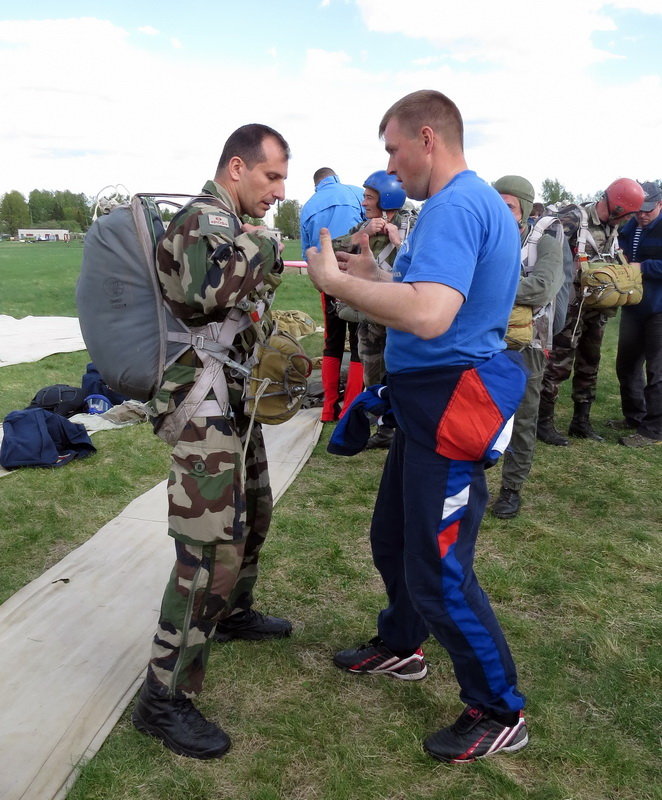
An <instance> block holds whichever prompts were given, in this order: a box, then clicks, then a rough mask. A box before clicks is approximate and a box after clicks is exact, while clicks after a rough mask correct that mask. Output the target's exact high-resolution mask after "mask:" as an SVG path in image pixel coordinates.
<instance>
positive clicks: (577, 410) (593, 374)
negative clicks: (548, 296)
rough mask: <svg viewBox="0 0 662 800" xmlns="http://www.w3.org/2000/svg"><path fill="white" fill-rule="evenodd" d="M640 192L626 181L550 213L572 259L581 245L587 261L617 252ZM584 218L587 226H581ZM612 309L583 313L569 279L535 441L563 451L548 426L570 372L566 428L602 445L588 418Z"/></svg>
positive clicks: (560, 441)
mask: <svg viewBox="0 0 662 800" xmlns="http://www.w3.org/2000/svg"><path fill="white" fill-rule="evenodd" d="M643 196H644V193H643V189H642V188H641V186H640V185H639V184H638V183H637V182H636V181H633V180H630V179H629V178H619V179H618V180H615V181H613V182H612V183H610V184H609V186H608V187H607V189H606V190H605V192H604V194H603V195H602V197H601V198H600V200H598V201H597V202H593V203H582V206H581V207H580V206H577V205H574V204H571V205H567V206H565V207H563V208H561V209H560V210H559V211H557V212H556V216H558V218H559V219H560V220H561V223H562V224H563V229H564V231H565V235H566V237H567V239H568V242H569V244H570V247H571V249H572V252H573V254H575V255H576V254H577V251H578V248H580V246H583V247H584V248H585V252H586V255H587V256H588V258H589V260H590V259H592V258H594V257H596V256H597V257H600V256H602V255H607V256H613V255H614V253H615V251H616V249H617V247H618V238H617V235H618V226H619V225H620V224H622V223H623V222H624V221H625V220H626V219H628V217H630V215H631V214H632V213H633V212H635V211H637V210H638V209H639V207H640V206H641V203H642V201H643ZM584 213H585V214H586V215H587V223H588V225H587V227H586V228H584V227H583V225H582V220H583V214H584ZM615 313H616V309H610V308H608V309H604V308H602V309H601V308H588V307H585V306H584V304H583V303H582V296H581V289H580V287H579V274H577V276H576V278H575V292H574V297H571V299H570V303H569V304H568V313H567V316H566V321H565V325H564V327H563V330H562V331H560V332H559V333H558V334H556V336H555V337H554V345H553V349H552V351H551V353H550V357H549V362H548V364H547V367H546V369H545V373H544V375H543V382H542V390H541V393H540V406H539V412H538V431H537V433H538V439H540V440H541V441H543V442H545V443H546V444H552V445H557V446H561V447H563V446H566V445H567V444H568V440H567V439H566V438H565V437H564V436H562V435H561V434H560V433H559V431H557V430H556V428H555V427H554V405H555V403H556V398H557V396H558V393H559V385H560V384H561V383H562V382H563V381H565V380H567V379H568V378H569V377H570V374H571V372H573V367H574V373H573V378H572V399H573V401H574V415H573V417H572V421H571V423H570V427H569V428H568V433H569V434H570V436H575V437H577V438H580V439H593V440H595V441H598V442H602V441H604V439H603V438H602V436H600V435H599V434H597V433H596V432H595V431H594V430H593V428H592V426H591V423H590V420H589V414H590V410H591V405H592V404H593V401H594V400H595V391H596V385H597V380H598V367H599V366H600V347H601V345H602V339H603V337H604V332H605V326H606V324H607V321H608V320H609V318H610V317H613V316H614V315H615Z"/></svg>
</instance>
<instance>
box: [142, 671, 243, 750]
mask: <svg viewBox="0 0 662 800" xmlns="http://www.w3.org/2000/svg"><path fill="white" fill-rule="evenodd" d="M131 721H132V722H133V724H134V725H135V727H136V728H137V729H138V730H139V731H141V732H142V733H147V734H149V735H150V736H154V737H156V738H157V739H160V740H161V741H162V742H163V744H164V745H165V746H166V747H167V748H168V749H169V750H172V752H173V753H177V755H180V756H189V758H204V759H207V758H221V756H223V755H225V753H227V751H228V750H229V749H230V737H229V736H228V735H227V734H226V733H225V732H224V731H222V730H221V729H220V728H219V727H218V726H217V725H214V723H213V722H209V720H207V719H205V717H204V716H203V715H202V714H201V713H200V712H199V711H198V709H197V708H196V707H195V706H194V705H193V703H192V702H191V701H190V700H187V699H186V698H175V699H173V698H170V697H162V696H160V695H159V694H158V693H157V692H155V691H154V690H153V689H150V688H149V687H148V684H147V681H145V683H144V684H143V687H142V689H141V690H140V695H139V696H138V702H137V703H136V706H135V708H134V709H133V714H132V715H131Z"/></svg>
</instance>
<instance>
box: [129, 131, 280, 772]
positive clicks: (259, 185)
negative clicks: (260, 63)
mask: <svg viewBox="0 0 662 800" xmlns="http://www.w3.org/2000/svg"><path fill="white" fill-rule="evenodd" d="M289 155H290V153H289V147H288V145H287V142H286V141H285V140H284V139H283V137H282V136H281V135H280V134H279V133H277V132H276V131H275V130H273V129H272V128H269V127H267V126H265V125H256V124H253V125H245V126H243V127H241V128H239V129H238V130H236V131H235V132H234V133H233V134H232V135H231V136H230V138H229V139H228V140H227V142H226V144H225V147H224V149H223V153H222V155H221V158H220V161H219V164H218V168H217V171H216V175H215V177H214V180H212V181H208V182H207V183H206V184H205V186H204V188H203V190H202V196H201V197H198V198H196V199H194V200H193V201H192V202H190V203H189V204H188V205H186V206H184V207H183V208H182V209H181V210H180V211H179V212H178V213H177V214H176V216H175V217H174V219H173V220H172V221H171V223H170V226H169V227H168V230H167V231H166V234H165V236H164V238H163V239H162V240H161V242H160V244H159V246H158V250H157V270H158V275H159V280H160V283H161V288H162V291H163V294H164V296H165V298H166V301H167V302H168V304H169V306H170V308H171V309H172V311H173V313H174V314H175V315H176V316H177V317H178V318H179V319H182V320H184V322H186V323H187V325H188V326H189V327H191V328H192V329H193V330H194V331H198V332H199V331H201V330H203V329H204V330H205V331H207V330H208V329H214V330H220V336H221V337H222V335H223V326H224V324H225V323H226V322H227V321H228V320H230V319H235V318H236V317H237V316H239V317H240V318H241V319H242V320H243V321H244V322H245V324H242V326H241V327H240V328H239V333H237V334H236V335H235V334H234V331H235V330H236V328H230V330H232V331H233V340H232V341H231V342H230V344H231V345H232V352H233V358H234V360H235V361H243V360H246V359H247V358H248V357H250V355H251V353H252V351H253V348H254V346H255V344H256V342H258V341H262V340H264V338H265V336H267V335H268V334H269V332H270V330H271V327H272V322H271V316H270V312H269V310H268V309H269V306H270V304H271V301H272V299H273V293H274V289H275V287H276V286H277V285H278V284H279V283H280V280H281V279H280V277H279V273H280V272H281V271H282V268H283V266H282V261H281V258H280V249H279V245H278V242H277V241H276V240H275V239H274V238H272V237H271V236H270V235H269V233H268V232H267V231H266V229H264V228H258V227H255V226H254V225H248V224H242V222H241V220H240V216H241V215H243V214H248V215H249V216H251V217H257V218H261V217H264V215H265V213H266V211H267V210H268V209H269V207H270V206H271V205H272V204H273V203H274V202H275V201H276V200H283V199H284V197H285V194H284V181H285V178H286V177H287V167H288V159H289ZM240 312H241V313H240ZM205 326H206V327H205ZM214 341H219V340H214ZM201 359H204V352H203V353H201V354H199V353H198V351H195V352H194V350H193V349H191V348H189V349H188V350H186V351H185V352H184V353H183V355H181V356H180V357H179V358H178V359H177V361H175V363H173V364H172V365H171V366H169V367H168V368H167V369H166V371H165V373H164V377H163V381H162V384H161V387H160V390H159V392H158V393H157V395H156V397H155V398H154V400H153V401H152V404H153V406H154V410H155V412H156V413H157V414H158V415H159V416H158V418H157V423H156V427H157V428H158V429H159V431H158V432H159V433H160V435H162V436H163V429H164V428H167V427H168V425H169V421H170V420H172V418H173V416H174V412H176V411H178V409H180V408H181V407H182V404H183V403H182V401H183V400H184V398H186V397H187V395H188V394H189V392H190V391H191V387H192V386H193V387H195V386H197V385H199V383H200V378H201V376H202V375H203V374H206V373H205V365H204V363H203V361H201ZM212 368H213V365H212ZM216 372H218V367H216ZM222 372H223V373H224V378H225V380H224V384H226V389H227V403H224V404H222V403H221V401H220V400H219V399H218V394H216V393H215V392H212V391H211V390H210V391H209V392H208V394H207V392H206V390H205V394H206V396H205V397H203V398H202V404H201V405H199V406H198V407H197V409H196V410H195V413H194V416H193V417H192V418H190V419H189V420H188V422H186V424H185V425H184V427H183V430H182V432H181V433H180V434H179V435H178V438H177V441H176V444H175V446H174V449H173V452H172V464H171V469H170V475H169V480H168V525H169V533H170V535H171V536H172V537H173V538H174V539H175V551H176V561H175V566H174V568H173V571H172V574H171V577H170V580H169V582H168V584H167V586H166V589H165V593H164V596H163V601H162V605H161V615H160V618H159V623H158V628H157V631H156V635H155V637H154V641H153V645H152V653H151V658H150V661H149V666H148V669H147V677H146V680H145V682H144V684H143V687H142V689H141V692H140V695H139V698H138V702H137V703H136V706H135V709H134V712H133V723H134V725H135V726H136V727H137V728H138V729H139V730H140V731H143V732H144V733H148V734H150V735H152V736H155V737H157V738H159V739H161V740H162V741H163V742H164V744H165V745H166V746H167V747H168V748H170V750H172V751H174V752H175V753H179V754H180V755H186V756H190V757H193V758H203V759H207V758H220V757H221V756H222V755H223V754H224V753H225V752H226V751H227V750H228V749H229V747H230V739H229V737H228V736H227V735H226V734H225V733H224V732H223V731H222V730H221V729H220V728H219V727H217V726H216V725H215V724H214V723H212V722H209V721H208V720H207V719H205V717H204V716H203V715H202V714H201V713H200V712H199V711H198V710H197V709H196V708H195V706H194V705H193V703H192V699H193V698H195V696H196V695H197V694H198V693H199V692H200V690H201V689H202V683H203V679H204V675H205V667H206V663H207V659H208V655H209V650H210V645H211V642H212V638H213V637H215V638H217V639H218V640H220V641H227V640H229V639H232V638H241V639H266V638H274V637H284V636H288V635H289V634H290V632H291V628H292V626H291V624H290V623H289V622H288V621H287V620H284V619H279V618H277V617H269V616H266V615H263V614H260V613H259V612H258V611H255V610H254V609H253V608H252V603H253V594H252V591H253V587H254V585H255V581H256V579H257V569H258V557H259V553H260V548H261V547H262V544H263V542H264V538H265V536H266V534H267V530H268V528H269V522H270V518H271V510H272V496H271V489H270V486H269V474H268V470H267V459H266V453H265V449H264V441H263V438H262V431H261V428H260V425H255V426H253V428H252V431H251V429H250V427H249V419H248V417H247V416H246V415H245V413H244V411H243V399H242V394H243V389H244V386H243V379H242V378H241V377H236V373H232V372H230V371H229V369H228V367H227V365H225V366H224V367H223V368H222ZM187 402H188V401H187ZM222 405H223V407H222ZM164 438H166V439H168V437H167V436H164ZM171 438H172V437H171ZM244 458H245V467H244V463H243V462H244Z"/></svg>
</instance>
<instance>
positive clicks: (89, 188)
mask: <svg viewBox="0 0 662 800" xmlns="http://www.w3.org/2000/svg"><path fill="white" fill-rule="evenodd" d="M619 1H620V2H621V3H623V2H625V0H619ZM467 2H468V0H465V3H464V4H463V6H462V9H460V10H458V9H455V11H445V12H444V13H442V10H443V8H444V7H445V6H446V5H447V4H439V3H438V2H437V1H435V2H429V0H410V3H409V4H408V7H407V11H408V13H406V14H403V13H402V6H401V0H398V3H395V2H394V0H380V3H379V5H377V3H374V2H372V0H360V3H359V4H360V7H361V10H362V13H363V14H364V16H365V19H366V21H367V24H368V25H369V26H370V27H371V28H373V29H378V30H383V31H385V32H386V31H388V32H392V33H397V32H399V31H402V33H404V34H405V35H406V36H410V37H416V38H417V39H419V38H421V37H422V36H425V37H426V38H427V39H428V40H430V41H433V42H434V43H435V44H436V45H437V46H438V49H439V58H438V59H435V58H429V57H427V56H426V57H425V58H423V56H421V58H420V59H417V60H416V61H415V62H411V63H406V61H405V60H404V59H402V60H398V59H397V58H393V59H390V63H389V69H388V70H386V69H385V70H384V71H381V72H377V71H371V70H370V69H369V67H368V64H369V63H370V61H369V60H368V61H365V60H364V58H363V56H362V53H363V49H364V45H363V44H362V46H361V50H360V51H358V52H357V53H356V54H353V53H351V52H345V51H329V50H324V49H322V48H319V47H318V48H312V49H310V50H308V51H307V52H306V53H305V55H304V60H303V63H302V65H301V66H300V68H299V69H298V70H297V72H296V73H294V72H293V70H292V69H291V64H290V63H289V59H288V58H287V53H285V52H283V53H281V54H280V55H279V57H278V58H275V57H273V54H271V55H272V57H270V58H267V57H266V55H267V54H266V52H265V53H263V54H262V56H263V59H262V61H261V62H260V61H258V60H257V58H256V54H255V53H247V55H246V56H245V57H242V58H241V60H240V61H237V62H233V61H232V60H231V59H230V58H228V57H225V58H224V61H223V70H222V78H223V87H226V89H227V91H229V89H228V88H227V87H235V89H233V90H232V102H231V103H228V102H227V99H228V93H227V91H226V89H223V87H221V89H220V90H219V83H218V78H219V73H218V72H217V71H215V70H213V69H210V66H209V63H208V60H207V59H206V58H205V57H204V56H203V55H202V53H201V54H200V55H199V56H196V55H192V54H191V52H190V48H184V49H174V48H168V46H167V44H168V41H169V39H168V38H167V35H164V36H163V47H164V49H163V51H162V52H161V51H159V50H158V49H157V50H156V51H155V50H154V49H153V44H152V43H150V44H152V49H149V50H147V49H145V48H144V47H143V46H141V45H140V41H141V40H140V39H133V38H132V37H131V35H130V33H129V32H128V31H127V30H125V29H124V28H122V27H119V26H117V25H113V24H111V23H110V22H107V21H104V20H100V19H92V18H85V19H72V20H49V21H32V22H3V23H2V25H1V26H0V45H2V44H4V45H5V46H4V47H2V46H0V72H1V73H2V74H3V75H11V77H12V79H11V81H5V83H4V96H3V114H2V116H0V194H2V193H3V192H5V191H9V190H11V189H14V188H16V189H19V190H20V191H23V192H24V193H27V192H29V191H30V190H31V189H33V188H44V189H65V188H67V189H71V190H72V191H83V192H86V193H88V194H94V193H96V191H97V190H98V189H99V188H101V187H102V186H105V185H107V184H115V183H124V184H126V185H127V186H128V188H129V189H130V190H131V191H182V192H196V191H198V190H199V188H200V186H201V185H202V183H203V182H204V180H206V179H207V178H208V177H211V174H212V172H213V169H214V166H215V164H216V162H217V160H218V156H219V153H220V149H221V147H222V144H223V142H224V140H225V138H226V137H227V135H228V134H229V133H230V132H231V131H232V130H233V129H234V128H235V127H237V126H238V125H241V124H244V123H247V122H254V121H258V122H265V123H267V124H269V125H272V126H273V127H275V128H276V129H278V130H280V131H281V132H282V133H283V135H284V136H285V137H286V139H288V141H289V143H290V145H291V148H292V154H293V158H292V161H291V164H290V178H289V179H288V182H287V194H288V197H295V198H297V199H299V200H300V201H301V202H304V201H305V200H306V199H307V198H308V197H309V196H310V194H311V193H312V190H313V185H312V174H313V172H314V171H315V170H316V169H317V168H318V167H320V166H331V167H333V168H334V169H335V170H336V171H337V172H338V174H339V175H340V177H341V179H342V180H344V181H347V182H351V183H356V184H361V183H362V181H363V179H364V177H365V176H366V175H368V174H369V173H370V172H372V171H374V170H375V169H380V168H382V167H383V166H384V165H385V163H386V157H385V154H384V151H383V144H382V143H381V142H380V141H379V139H378V136H377V128H378V124H379V120H380V119H381V117H382V115H383V113H384V111H385V110H386V109H387V108H388V107H389V106H390V105H391V104H392V103H393V102H394V101H395V100H396V99H398V98H399V97H401V96H402V95H404V94H406V93H408V92H411V91H414V90H416V89H420V88H438V89H440V90H441V91H444V92H445V93H447V94H448V95H449V96H450V97H452V98H453V99H454V100H455V101H456V102H457V104H458V106H459V107H460V110H461V112H462V114H463V116H464V119H465V124H466V131H467V136H466V141H467V156H468V161H469V164H470V166H471V167H472V168H474V169H476V170H477V171H478V172H479V174H481V175H482V176H483V177H484V178H486V179H487V180H493V179H495V178H497V177H498V176H499V175H501V174H505V173H512V172H519V173H521V174H524V175H526V176H527V177H529V178H530V179H531V180H532V181H533V183H534V185H536V186H539V185H540V183H541V181H542V179H543V178H545V177H557V178H558V179H559V180H560V181H561V182H562V183H564V184H565V185H566V186H567V187H568V188H569V189H570V190H571V191H575V192H581V193H583V194H588V193H589V192H592V191H595V190H597V189H599V188H601V187H602V186H604V185H605V184H606V183H608V182H609V181H611V180H612V179H613V178H615V177H618V176H621V175H627V176H630V177H635V178H640V179H650V178H654V177H660V175H659V174H658V173H659V170H658V167H657V164H658V160H657V152H656V151H657V148H656V146H655V142H656V141H657V140H658V139H659V130H660V128H661V127H662V125H661V123H662V80H661V78H660V77H659V75H656V74H651V75H649V76H648V77H646V76H642V77H638V78H636V79H633V80H631V81H630V82H629V83H620V84H619V85H618V86H615V87H604V86H601V85H599V84H598V83H597V80H598V79H597V77H596V73H595V70H593V69H591V65H594V64H596V63H598V62H599V61H600V60H601V59H604V58H607V57H608V56H609V54H606V53H604V52H602V51H600V50H597V49H596V48H595V47H594V46H593V45H592V44H591V32H592V30H595V26H596V25H597V26H598V27H599V29H600V30H609V24H610V23H609V19H608V17H607V16H605V15H604V14H603V12H602V11H601V10H600V9H601V8H602V5H601V4H600V3H598V2H597V0H587V3H586V4H585V5H586V7H587V8H588V11H585V10H581V9H575V12H576V13H575V12H573V14H570V13H569V11H568V6H567V5H564V4H566V3H567V2H568V0H560V2H559V4H558V7H556V9H555V11H554V13H551V12H549V9H548V8H545V9H544V19H545V20H547V19H548V16H549V17H551V19H549V21H548V24H547V23H546V24H545V25H544V26H543V25H542V24H541V23H540V19H538V20H537V22H534V21H531V20H530V19H529V18H528V17H531V16H534V11H535V8H536V7H533V6H530V5H527V9H528V11H527V13H526V14H523V16H526V17H527V19H526V20H524V21H520V19H519V18H520V16H522V15H520V14H515V15H513V14H509V15H508V16H509V18H510V19H511V24H510V25H507V24H506V23H504V22H503V20H501V19H500V18H499V17H498V14H492V12H490V14H491V16H490V15H489V14H488V15H487V17H484V15H482V14H479V13H478V11H477V10H476V4H475V3H473V4H471V3H469V5H470V8H469V9H465V8H464V7H465V6H466V5H467ZM642 4H643V0H641V2H640V3H639V6H641V5H642ZM505 5H506V7H508V6H509V5H511V6H512V5H513V4H512V3H510V4H509V3H508V2H507V1H506V2H505ZM575 5H577V6H580V5H582V9H583V8H584V4H580V3H575ZM491 7H492V4H490V8H491ZM499 8H502V9H503V3H502V4H501V5H500V6H499ZM396 10H397V13H396ZM468 12H471V14H470V13H468ZM540 13H543V12H542V11H541V12H540ZM472 19H473V20H474V21H475V24H474V25H472ZM569 20H572V25H570V24H569ZM577 20H579V22H577ZM589 22H590V23H591V24H593V25H594V27H593V28H586V29H585V30H582V31H581V33H578V32H576V31H575V30H574V29H575V28H576V27H577V25H578V24H579V25H580V27H581V24H588V23H589ZM564 29H565V30H566V31H567V36H566V38H563V32H564ZM569 29H573V30H569ZM531 31H535V33H536V36H537V38H534V39H533V40H532V41H529V40H528V39H527V38H526V37H527V35H529V34H531ZM566 39H567V41H566ZM143 41H144V40H143ZM573 47H577V48H581V47H583V48H584V51H582V55H581V57H579V58H573V57H572V49H573ZM365 48H369V45H368V44H367V43H366V44H365ZM265 51H266V48H265ZM471 53H476V54H478V55H476V56H471V57H470V55H469V54H471ZM449 54H452V55H453V58H450V59H449V58H448V55H449ZM459 55H462V56H463V57H464V58H465V59H467V60H465V61H460V59H459ZM54 64H57V69H53V65H54ZM265 65H266V66H265ZM477 65H478V67H479V68H478V69H477ZM536 75H539V79H538V80H537V81H536V80H535V76H536ZM63 76H66V80H64V79H63ZM244 86H247V87H254V86H259V87H260V89H259V103H257V102H256V94H255V91H252V90H251V89H250V88H249V89H248V90H246V91H244V90H242V88H241V87H244ZM219 91H220V94H219ZM633 108H641V109H646V113H645V114H640V115H638V117H637V121H636V125H634V126H633V125H632V124H631V123H630V122H629V120H628V118H627V115H628V113H629V111H630V110H631V109H633ZM624 131H627V132H626V133H625V134H624ZM632 142H636V144H632Z"/></svg>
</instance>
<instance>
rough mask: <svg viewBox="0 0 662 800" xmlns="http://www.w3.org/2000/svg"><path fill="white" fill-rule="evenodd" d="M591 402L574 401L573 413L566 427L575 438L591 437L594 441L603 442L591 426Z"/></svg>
mask: <svg viewBox="0 0 662 800" xmlns="http://www.w3.org/2000/svg"><path fill="white" fill-rule="evenodd" d="M590 412H591V403H586V402H584V403H575V413H574V414H573V416H572V420H571V421H570V426H569V427H568V434H569V435H570V436H574V437H575V438H577V439H593V441H595V442H604V439H603V438H602V436H600V434H598V433H596V432H595V431H594V430H593V428H592V427H591V423H590V421H589V414H590Z"/></svg>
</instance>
